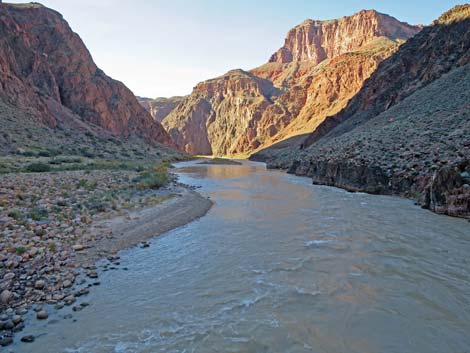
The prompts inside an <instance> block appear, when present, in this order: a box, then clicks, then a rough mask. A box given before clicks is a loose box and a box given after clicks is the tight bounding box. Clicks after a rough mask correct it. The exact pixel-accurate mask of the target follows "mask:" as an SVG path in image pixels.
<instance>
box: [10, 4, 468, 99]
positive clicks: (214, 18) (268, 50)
mask: <svg viewBox="0 0 470 353" xmlns="http://www.w3.org/2000/svg"><path fill="white" fill-rule="evenodd" d="M38 1H39V2H41V3H42V4H43V5H45V6H47V7H50V8H53V9H55V10H57V11H59V12H60V13H61V14H62V15H63V16H64V18H65V19H66V20H67V21H68V23H69V24H70V26H71V27H72V29H73V30H74V31H75V32H77V33H78V34H79V35H80V37H81V38H82V40H83V41H84V42H85V45H86V46H87V48H88V49H89V51H90V52H91V55H92V56H93V59H94V60H95V62H96V64H97V65H98V66H99V67H100V68H101V69H102V70H103V71H104V72H105V73H106V74H108V75H109V76H111V77H113V78H114V79H117V80H119V81H122V82H124V84H125V85H126V86H128V87H129V88H130V89H131V90H132V91H133V92H134V94H136V95H139V96H144V97H152V98H155V97H170V96H174V95H186V94H189V93H191V90H192V88H193V87H194V86H195V85H196V84H197V83H198V82H200V81H203V80H206V79H209V78H212V77H217V76H219V75H222V74H224V73H225V72H227V71H229V70H231V69H235V68H241V69H245V70H249V69H252V68H254V67H257V66H259V65H262V64H264V63H265V62H267V61H268V59H269V57H270V56H271V54H272V53H274V52H275V51H276V50H277V49H278V48H279V47H281V46H282V44H283V42H284V38H285V36H286V34H287V31H288V30H289V29H290V28H292V27H294V26H295V25H297V24H299V23H301V22H302V21H304V20H305V19H307V18H310V19H317V20H326V19H332V18H338V17H342V16H347V15H352V14H354V13H356V12H358V11H360V10H361V9H375V10H377V11H379V12H383V13H386V14H389V15H391V16H393V17H396V18H397V19H399V20H400V21H405V22H408V23H410V24H430V23H431V22H432V21H433V20H434V19H436V18H437V17H439V15H440V14H441V13H443V12H444V11H446V10H448V9H450V8H451V7H453V6H455V5H457V4H460V3H463V1H452V0H413V1H410V0H361V1H360V0H329V1H325V0H289V1H288V0H232V1H228V0H131V1H125V0H38ZM6 2H14V3H20V2H24V1H18V0H7V1H6Z"/></svg>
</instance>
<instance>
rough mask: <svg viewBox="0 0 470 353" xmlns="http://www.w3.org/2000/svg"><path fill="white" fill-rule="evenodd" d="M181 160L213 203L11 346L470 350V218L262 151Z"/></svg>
mask: <svg viewBox="0 0 470 353" xmlns="http://www.w3.org/2000/svg"><path fill="white" fill-rule="evenodd" d="M178 166H179V167H180V169H179V172H180V174H181V177H180V179H181V181H182V182H185V183H188V184H192V185H198V186H201V189H199V190H200V192H201V193H202V194H204V195H207V196H210V197H211V199H212V200H213V201H215V205H214V207H213V208H212V209H211V210H210V211H209V213H208V214H207V215H206V216H205V217H203V218H201V219H200V220H197V221H195V222H192V223H190V224H188V225H186V226H184V227H181V228H178V229H175V230H173V231H171V232H169V233H167V234H166V235H164V236H161V237H158V238H156V239H154V240H153V241H152V242H151V246H150V247H149V248H145V249H141V248H136V249H131V250H127V251H124V252H122V253H121V254H120V255H121V264H120V266H119V267H120V269H118V270H115V271H108V272H104V273H101V274H100V281H101V285H100V286H98V287H96V288H94V289H93V290H92V292H91V293H90V294H89V295H88V297H87V298H86V299H85V300H86V301H87V302H89V303H90V306H89V307H87V308H85V309H84V310H83V311H81V312H78V313H73V316H72V318H69V319H60V320H59V319H58V318H59V316H63V315H65V313H66V312H59V314H54V315H51V316H50V319H49V321H48V322H40V321H37V320H32V321H31V323H29V324H28V326H27V328H26V330H25V332H23V333H22V334H20V336H21V335H25V334H34V335H37V336H38V337H37V339H36V341H35V342H34V343H32V344H23V343H15V345H14V346H11V348H10V347H9V349H6V351H8V352H9V351H14V352H19V353H21V352H35V353H42V352H47V353H51V352H83V353H105V352H116V353H118V352H119V353H120V352H139V353H144V352H203V353H206V352H279V353H281V352H282V353H284V352H286V353H287V352H292V353H294V352H295V353H297V352H299V353H300V352H325V353H346V352H348V353H349V352H357V353H385V352H389V353H403V352H413V353H420V352H422V353H431V352H436V353H447V352H448V353H468V352H470V223H468V222H467V221H466V220H463V219H455V218H450V217H446V216H440V215H436V214H433V213H431V212H429V211H426V210H422V209H420V208H419V207H416V206H414V205H413V202H411V201H409V200H405V199H401V198H395V197H386V196H372V195H367V194H361V193H348V192H346V191H343V190H340V189H336V188H330V187H322V186H312V185H311V183H310V180H309V179H306V178H299V177H295V176H292V175H287V174H284V173H282V172H278V171H267V170H266V169H265V167H264V165H263V164H259V163H251V162H244V164H243V165H241V166H230V165H223V166H217V165H198V164H196V163H195V162H188V163H180V164H179V165H178ZM123 267H127V269H128V270H127V271H124V270H123V269H122V268H123Z"/></svg>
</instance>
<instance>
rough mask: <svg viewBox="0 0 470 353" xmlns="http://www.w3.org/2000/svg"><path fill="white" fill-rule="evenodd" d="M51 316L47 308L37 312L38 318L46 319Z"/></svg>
mask: <svg viewBox="0 0 470 353" xmlns="http://www.w3.org/2000/svg"><path fill="white" fill-rule="evenodd" d="M48 317H49V314H48V313H47V311H45V310H41V311H39V312H38V313H37V314H36V318H37V319H38V320H45V319H47V318H48Z"/></svg>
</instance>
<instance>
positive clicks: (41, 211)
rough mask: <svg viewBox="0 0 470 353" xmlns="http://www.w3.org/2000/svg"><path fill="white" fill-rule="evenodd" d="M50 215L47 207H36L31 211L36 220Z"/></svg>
mask: <svg viewBox="0 0 470 353" xmlns="http://www.w3.org/2000/svg"><path fill="white" fill-rule="evenodd" d="M47 216H49V212H48V211H47V210H46V209H45V208H34V209H33V210H31V212H30V213H29V217H30V218H31V219H32V220H34V221H40V220H42V219H44V218H47Z"/></svg>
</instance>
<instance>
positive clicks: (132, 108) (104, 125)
mask: <svg viewBox="0 0 470 353" xmlns="http://www.w3.org/2000/svg"><path fill="white" fill-rule="evenodd" d="M0 34H1V36H0V82H1V83H2V84H1V85H0V101H1V102H2V104H5V105H10V106H12V107H14V108H15V109H17V110H18V112H19V113H18V114H25V115H28V116H30V117H31V119H32V120H34V121H35V122H37V123H40V124H42V125H44V126H47V127H49V128H51V129H53V130H54V129H56V128H57V127H58V126H60V125H61V124H63V123H64V120H70V116H73V119H77V120H80V121H81V122H82V123H85V124H86V125H87V126H90V127H91V129H90V130H94V127H95V126H96V127H99V128H101V129H102V130H104V131H105V132H109V133H111V134H113V135H115V136H119V137H123V138H127V137H130V136H137V137H140V138H144V139H145V140H146V141H148V142H152V143H157V142H160V143H164V144H168V145H173V143H172V141H171V139H170V137H169V136H168V134H167V133H166V132H165V130H164V129H163V128H162V126H161V125H160V124H159V123H158V122H155V121H154V120H153V119H152V117H151V116H150V114H148V113H147V112H146V111H145V109H143V108H142V107H141V106H140V105H139V103H138V102H137V100H136V98H135V97H134V95H133V94H132V92H131V91H130V90H129V89H128V88H127V87H125V86H124V85H123V84H122V83H121V82H119V81H116V80H113V79H111V78H110V77H108V76H106V74H105V73H104V72H103V71H101V70H100V69H99V68H98V67H97V66H96V65H95V63H94V62H93V59H92V57H91V55H90V53H89V52H88V50H87V48H86V47H85V45H84V44H83V42H82V40H81V39H80V37H79V36H78V35H77V34H76V33H74V32H73V31H72V30H71V28H70V27H69V25H68V24H67V22H66V21H65V20H64V19H63V18H62V16H61V15H60V14H59V13H57V12H56V11H53V10H51V9H48V8H46V7H44V6H42V5H40V4H37V3H31V4H0ZM1 119H2V120H3V119H5V117H4V116H2V117H1ZM65 123H67V121H66V122H65ZM98 130H99V129H98Z"/></svg>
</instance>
